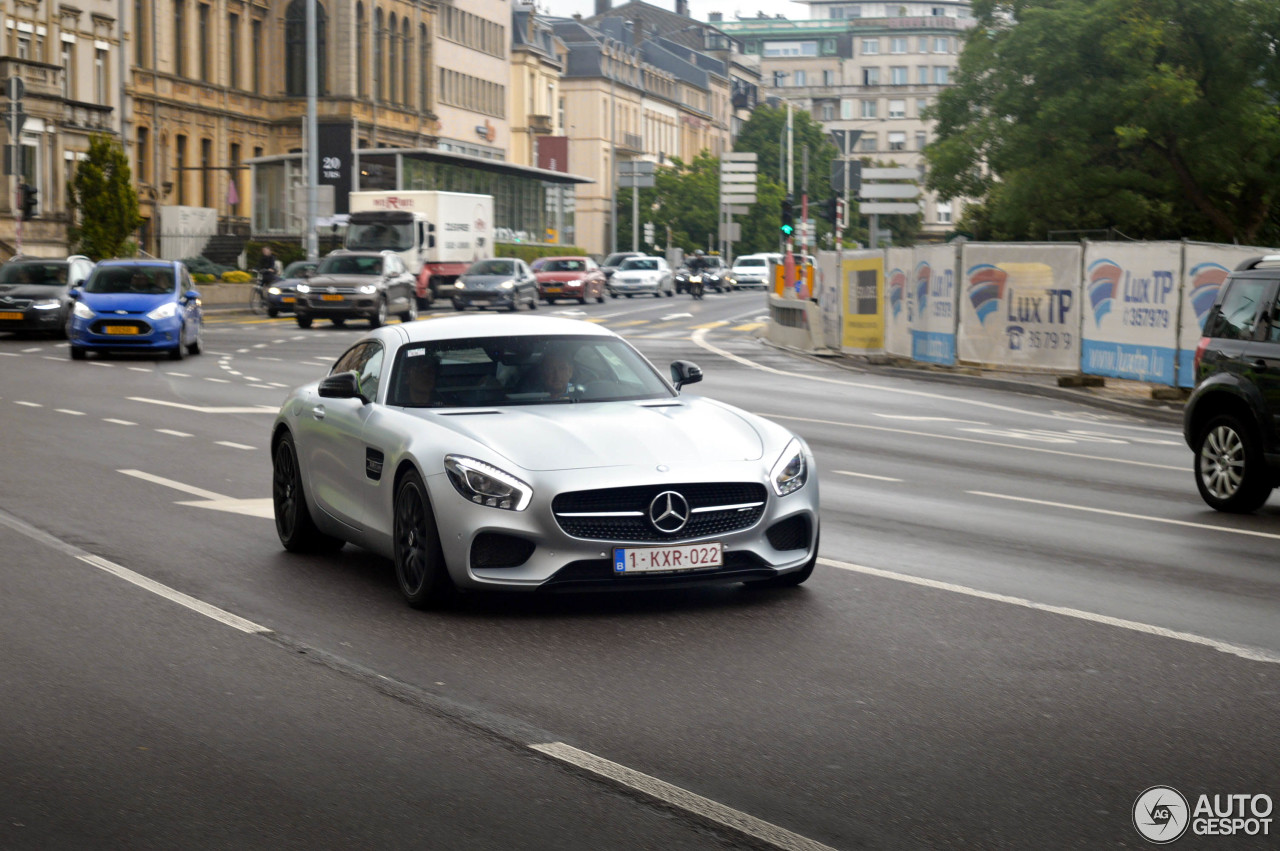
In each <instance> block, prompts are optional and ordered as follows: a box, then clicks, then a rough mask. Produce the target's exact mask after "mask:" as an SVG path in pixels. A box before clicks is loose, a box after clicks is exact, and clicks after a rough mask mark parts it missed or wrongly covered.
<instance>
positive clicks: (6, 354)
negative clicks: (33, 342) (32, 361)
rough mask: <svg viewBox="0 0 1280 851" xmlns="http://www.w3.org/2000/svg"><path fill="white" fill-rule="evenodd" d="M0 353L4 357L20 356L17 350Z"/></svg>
mask: <svg viewBox="0 0 1280 851" xmlns="http://www.w3.org/2000/svg"><path fill="white" fill-rule="evenodd" d="M0 355H2V356H4V357H6V358H20V357H22V355H20V354H18V353H17V352H0ZM58 360H62V358H58Z"/></svg>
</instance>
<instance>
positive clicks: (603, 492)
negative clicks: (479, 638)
mask: <svg viewBox="0 0 1280 851" xmlns="http://www.w3.org/2000/svg"><path fill="white" fill-rule="evenodd" d="M670 375H671V380H670V381H668V380H667V379H666V378H664V377H663V375H662V373H660V372H659V371H658V370H657V369H656V368H655V367H654V366H653V365H652V364H651V363H649V361H647V360H646V359H645V358H644V356H643V355H641V354H640V353H639V352H638V351H636V350H635V349H634V348H633V347H632V346H631V345H630V344H629V343H627V341H626V340H624V339H623V338H622V337H620V336H619V335H618V334H616V333H614V332H613V331H610V330H609V329H607V328H603V327H600V326H598V325H593V324H590V323H586V322H580V321H576V320H571V319H561V318H554V317H535V316H516V317H506V316H502V317H500V316H475V315H473V316H451V317H446V318H443V319H437V320H434V321H432V322H419V323H414V324H411V325H392V326H388V327H385V328H380V329H378V330H376V331H373V332H371V333H370V334H368V335H367V336H365V337H364V338H363V339H362V340H360V341H359V342H357V343H356V344H355V345H354V346H352V347H351V348H349V349H348V350H347V351H346V352H345V353H343V354H342V355H341V356H340V357H339V358H338V359H337V361H336V362H335V363H334V365H333V368H332V369H331V370H330V372H329V375H328V376H327V377H325V378H323V379H321V380H319V381H316V382H313V383H310V384H307V385H305V386H303V387H300V388H298V389H297V390H294V391H293V392H292V393H290V394H289V397H288V398H287V399H286V400H285V402H284V404H283V405H282V406H281V408H280V413H279V415H278V416H277V418H276V421H275V424H274V426H273V428H272V435H271V457H272V487H271V491H272V504H273V507H274V514H275V521H276V531H277V533H278V535H279V538H280V541H281V543H282V544H283V546H284V547H285V549H287V550H290V551H294V552H305V551H317V550H320V551H323V550H329V551H332V550H335V549H337V548H340V547H341V546H342V545H343V544H344V543H347V542H349V543H353V544H356V545H357V546H360V547H362V548H364V549H367V550H369V551H372V552H374V553H377V554H379V555H381V556H383V557H385V558H387V559H390V560H391V561H392V562H393V563H394V571H395V575H396V579H397V582H398V584H399V587H400V591H401V593H402V594H403V595H404V597H405V599H406V600H407V601H408V602H409V603H410V604H411V605H413V606H415V607H428V606H433V605H437V604H440V603H443V602H446V601H448V600H449V599H450V597H451V595H452V593H453V591H454V590H455V589H458V588H465V589H473V590H485V589H489V590H510V591H524V592H532V591H541V590H545V591H555V590H641V589H648V588H653V587H659V586H685V587H687V586H691V585H700V584H706V583H741V582H747V583H760V584H763V585H774V586H789V585H798V584H800V583H802V582H804V581H805V580H806V579H807V578H808V577H809V575H810V574H811V573H812V571H813V569H814V564H815V562H816V560H817V556H818V538H819V515H818V478H817V469H816V466H815V463H814V458H813V454H812V452H811V451H810V450H809V447H808V446H807V445H806V444H805V442H804V441H803V439H801V438H800V437H798V436H796V435H795V434H793V433H791V432H790V431H788V430H787V429H786V428H784V427H783V426H781V425H779V424H777V423H775V422H773V421H771V420H768V419H766V418H764V417H760V416H756V415H755V414H752V413H749V412H747V411H743V410H739V409H736V408H732V407H730V406H727V405H724V404H723V403H720V402H714V401H711V400H704V399H702V398H701V397H698V396H689V395H681V393H680V391H681V388H682V387H684V386H685V385H688V384H691V383H693V382H696V381H699V380H701V378H702V372H701V371H700V370H699V369H698V367H697V366H695V365H694V364H692V363H689V362H687V361H676V362H675V363H673V364H671V368H670ZM317 411H320V412H322V413H323V415H324V420H323V421H321V420H320V419H319V417H318V415H317V413H316V412H317ZM468 411H469V412H470V413H471V414H473V415H471V416H463V415H462V414H464V413H465V412H468ZM474 414H489V416H475V415H474ZM568 445H572V451H566V446H568ZM352 458H358V459H363V460H364V461H365V463H356V464H352V463H350V459H352Z"/></svg>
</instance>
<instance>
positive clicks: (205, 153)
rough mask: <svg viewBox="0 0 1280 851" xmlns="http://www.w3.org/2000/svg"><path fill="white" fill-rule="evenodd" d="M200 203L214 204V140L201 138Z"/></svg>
mask: <svg viewBox="0 0 1280 851" xmlns="http://www.w3.org/2000/svg"><path fill="white" fill-rule="evenodd" d="M200 205H201V206H203V207H212V206H213V140H212V139H201V140H200Z"/></svg>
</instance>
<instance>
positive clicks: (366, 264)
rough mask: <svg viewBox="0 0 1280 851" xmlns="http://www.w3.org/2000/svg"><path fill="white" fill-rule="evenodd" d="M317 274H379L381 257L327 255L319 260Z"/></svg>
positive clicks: (380, 272)
mask: <svg viewBox="0 0 1280 851" xmlns="http://www.w3.org/2000/svg"><path fill="white" fill-rule="evenodd" d="M316 274H317V275H381V274H382V258H381V257H368V256H365V257H360V256H353V255H350V254H345V255H344V254H339V255H338V256H336V257H334V256H329V257H326V258H324V259H323V260H321V261H320V266H319V268H317V269H316Z"/></svg>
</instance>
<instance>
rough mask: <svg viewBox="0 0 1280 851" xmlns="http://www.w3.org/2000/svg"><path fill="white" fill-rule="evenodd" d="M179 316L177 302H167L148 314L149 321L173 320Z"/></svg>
mask: <svg viewBox="0 0 1280 851" xmlns="http://www.w3.org/2000/svg"><path fill="white" fill-rule="evenodd" d="M177 315H178V304H177V302H173V301H170V302H166V303H165V304H162V305H160V306H159V307H157V308H156V309H155V310H153V311H151V312H150V313H148V314H147V318H148V319H157V320H159V319H172V318H173V317H175V316H177Z"/></svg>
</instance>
